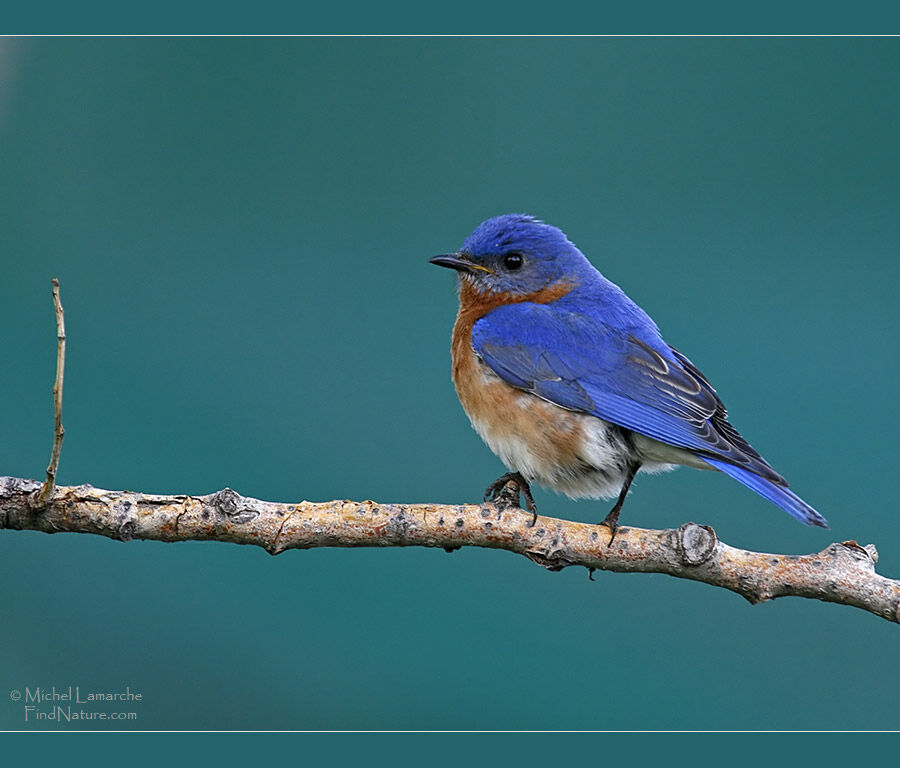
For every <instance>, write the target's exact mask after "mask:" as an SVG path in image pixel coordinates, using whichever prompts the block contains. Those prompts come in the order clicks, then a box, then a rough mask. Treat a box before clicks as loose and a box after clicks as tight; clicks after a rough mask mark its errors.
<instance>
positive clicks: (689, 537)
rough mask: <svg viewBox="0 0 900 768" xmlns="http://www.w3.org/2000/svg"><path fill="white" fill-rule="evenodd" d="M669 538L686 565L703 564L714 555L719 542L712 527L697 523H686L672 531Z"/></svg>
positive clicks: (670, 543)
mask: <svg viewBox="0 0 900 768" xmlns="http://www.w3.org/2000/svg"><path fill="white" fill-rule="evenodd" d="M668 538H669V545H670V546H672V545H674V547H673V548H674V549H675V550H676V551H677V552H678V556H679V557H680V558H681V562H683V563H684V564H685V565H702V564H703V563H705V562H706V561H707V560H709V559H710V558H711V557H712V556H713V554H714V553H715V551H716V545H717V544H718V543H719V539H718V537H717V536H716V532H715V531H714V530H713V529H712V528H710V527H709V526H708V525H697V523H685V524H684V525H682V526H681V527H680V528H677V529H676V530H674V531H670V532H669V536H668ZM673 539H674V541H673Z"/></svg>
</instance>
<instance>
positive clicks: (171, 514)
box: [0, 477, 900, 622]
mask: <svg viewBox="0 0 900 768" xmlns="http://www.w3.org/2000/svg"><path fill="white" fill-rule="evenodd" d="M40 491H41V483H39V482H38V481H36V480H26V479H22V478H14V477H0V528H5V529H14V530H34V531H44V532H45V533H58V532H63V531H68V532H75V533H94V534H98V535H101V536H107V537H109V538H112V539H119V540H121V541H129V540H131V539H151V540H156V541H189V540H214V541H228V542H233V543H236V544H254V545H256V546H260V547H263V548H264V549H266V550H267V551H268V552H270V553H271V554H273V555H277V554H278V553H280V552H283V551H285V550H287V549H310V548H312V547H405V546H424V547H442V548H444V549H447V550H454V549H457V548H459V547H463V546H476V547H489V548H493V549H506V550H509V551H510V552H516V553H518V554H521V555H524V556H525V557H527V558H529V559H530V560H532V561H533V562H535V563H537V564H538V565H541V566H543V567H544V568H547V569H549V570H560V569H562V568H565V567H567V566H570V565H578V566H584V567H585V568H588V569H590V571H591V572H592V571H593V570H595V569H596V570H606V571H620V572H640V573H667V574H669V575H671V576H677V577H679V578H683V579H693V580H694V581H702V582H705V583H707V584H711V585H713V586H717V587H724V588H725V589H729V590H731V591H733V592H737V593H738V594H739V595H742V596H743V597H745V598H746V599H747V600H749V601H750V602H751V603H759V602H762V601H765V600H772V599H774V598H776V597H784V596H788V595H794V596H797V597H808V598H816V599H818V600H824V601H826V602H832V603H843V604H845V605H854V606H856V607H857V608H862V609H864V610H867V611H871V612H872V613H874V614H877V615H878V616H881V617H882V618H885V619H888V620H889V621H893V622H900V581H894V580H892V579H888V578H885V577H883V576H880V575H878V574H877V573H875V563H876V562H877V560H878V553H877V551H876V550H875V547H874V546H872V545H871V544H870V545H867V546H865V547H863V546H860V545H858V544H857V543H856V542H855V541H845V542H842V543H838V544H831V545H829V546H828V547H826V548H825V549H824V550H822V551H821V552H818V553H816V554H810V555H781V554H768V553H764V552H750V551H746V550H742V549H736V548H734V547H730V546H728V545H727V544H725V543H724V542H722V541H720V540H719V539H718V537H717V536H716V534H715V531H713V529H712V528H709V527H708V526H704V525H697V524H696V523H686V524H684V525H682V526H681V527H680V528H677V529H672V530H646V529H642V528H632V527H630V526H629V527H621V528H619V530H618V533H617V535H616V538H615V540H614V541H613V543H612V544H610V543H609V531H608V530H607V529H606V528H603V527H602V526H598V525H590V524H586V523H576V522H569V521H566V520H556V519H554V518H549V517H543V516H541V517H538V519H537V523H536V524H535V525H534V526H532V525H530V523H531V514H530V513H526V512H523V511H522V510H521V509H518V508H517V507H515V506H514V505H512V504H506V503H500V504H489V503H488V504H482V505H474V504H472V505H461V506H455V505H444V504H380V503H377V502H374V501H360V502H356V501H328V502H309V501H301V502H298V503H296V504H279V503H274V502H267V501H260V500H258V499H252V498H247V497H244V496H241V495H240V494H238V493H236V492H235V491H233V490H231V489H230V488H225V489H224V490H221V491H219V492H217V493H213V494H209V495H207V496H187V495H176V496H159V495H153V494H145V493H134V492H130V491H105V490H102V489H100V488H94V487H92V486H90V485H79V486H57V487H56V488H55V490H54V491H53V493H52V495H51V497H50V498H49V499H47V500H46V502H44V503H41V501H40V500H39V494H40Z"/></svg>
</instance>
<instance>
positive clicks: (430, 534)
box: [0, 279, 900, 623]
mask: <svg viewBox="0 0 900 768" xmlns="http://www.w3.org/2000/svg"><path fill="white" fill-rule="evenodd" d="M53 304H54V307H55V308H56V328H57V334H56V336H57V356H56V383H55V385H54V387H53V399H54V406H55V411H56V420H55V429H54V438H53V450H52V452H51V457H50V465H49V466H48V467H47V479H46V481H45V482H44V483H43V484H41V483H39V482H38V481H37V480H26V479H22V478H18V477H0V529H4V528H6V529H12V530H32V531H44V532H45V533H58V532H62V531H68V532H71V533H94V534H98V535H100V536H107V537H109V538H111V539H119V540H120V541H130V540H131V539H151V540H155V541H191V540H193V541H230V542H233V543H235V544H255V545H256V546H260V547H263V548H264V549H266V550H267V551H268V552H270V553H271V554H273V555H277V554H279V553H280V552H284V551H285V550H286V549H311V548H313V547H409V546H422V547H443V548H444V549H446V550H447V551H448V552H452V551H454V550H456V549H459V547H464V546H472V547H489V548H492V549H506V550H509V551H510V552H516V553H518V554H520V555H524V556H525V557H527V558H528V559H529V560H532V561H533V562H535V563H537V564H538V565H540V566H542V567H544V568H547V569H548V570H551V571H559V570H562V569H563V568H566V567H567V566H570V565H581V566H584V567H585V568H587V569H588V573H589V575H590V576H591V577H592V578H593V572H594V571H595V570H604V571H620V572H626V573H667V574H669V575H670V576H677V577H678V578H682V579H692V580H694V581H702V582H705V583H706V584H711V585H713V586H716V587H724V588H725V589H730V590H731V591H732V592H737V593H738V594H739V595H742V596H743V597H745V598H746V599H747V600H749V601H750V602H751V603H760V602H763V601H764V600H773V599H774V598H776V597H785V596H788V595H795V596H797V597H810V598H816V599H818V600H824V601H826V602H831V603H843V604H845V605H854V606H856V607H857V608H862V609H864V610H866V611H871V612H872V613H874V614H876V615H878V616H881V617H882V618H885V619H888V620H889V621H893V622H898V623H900V581H893V580H891V579H887V578H885V577H884V576H879V575H878V574H877V573H875V563H876V562H877V561H878V552H877V551H876V549H875V547H874V546H872V545H871V544H870V545H868V546H865V547H861V546H860V545H859V544H857V543H856V542H855V541H844V542H841V543H840V544H831V545H829V546H828V547H826V548H825V549H824V550H822V551H821V552H819V553H817V554H813V555H772V554H766V553H764V552H749V551H746V550H743V549H735V548H734V547H730V546H728V545H727V544H725V543H723V542H721V541H719V539H718V537H717V536H716V533H715V531H713V529H712V528H710V527H708V526H705V525H697V524H696V523H685V524H684V525H682V526H681V527H680V528H677V529H674V530H664V531H653V530H645V529H642V528H630V527H629V528H625V527H620V528H619V529H618V533H617V535H616V538H615V541H614V542H612V543H611V542H610V539H609V530H608V529H606V528H604V527H602V526H598V525H588V524H585V523H574V522H569V521H567V520H556V519H554V518H550V517H535V518H534V524H533V525H532V524H531V521H532V517H531V514H530V513H524V512H523V511H522V510H521V509H519V508H518V507H517V506H516V505H515V503H512V502H511V501H510V500H511V499H512V498H513V496H512V495H511V493H510V491H512V490H513V489H512V487H510V486H508V487H507V488H506V489H504V491H503V492H502V493H501V495H500V497H499V500H498V502H496V503H490V504H481V505H474V504H469V505H463V506H452V505H446V504H378V503H377V502H374V501H361V502H356V501H327V502H322V503H314V502H310V501H301V502H299V503H297V504H277V503H274V502H269V501H260V500H259V499H251V498H247V497H244V496H241V495H240V494H238V493H235V492H234V491H232V490H231V489H230V488H225V489H224V490H221V491H219V492H218V493H213V494H210V495H208V496H186V495H177V496H158V495H152V494H145V493H134V492H131V491H104V490H101V489H99V488H94V487H92V486H90V485H78V486H64V487H57V486H56V471H57V469H58V466H59V454H60V448H61V446H62V440H63V434H64V430H63V426H62V387H63V373H64V368H65V356H66V330H65V323H64V318H63V308H62V304H61V303H60V299H59V281H58V280H56V279H54V280H53ZM515 495H516V496H517V495H518V494H517V492H516V494H515Z"/></svg>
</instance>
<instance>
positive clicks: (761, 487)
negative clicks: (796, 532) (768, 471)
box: [703, 456, 828, 528]
mask: <svg viewBox="0 0 900 768" xmlns="http://www.w3.org/2000/svg"><path fill="white" fill-rule="evenodd" d="M703 460H704V461H706V462H708V463H709V464H711V465H712V466H713V467H715V468H716V469H718V470H720V471H721V472H724V473H725V474H726V475H728V476H729V477H733V478H734V479H735V480H737V481H738V482H739V483H742V484H744V485H746V486H747V487H748V488H750V489H751V490H753V491H756V492H757V493H758V494H759V495H760V496H762V497H763V498H764V499H768V500H769V501H771V502H772V503H773V504H775V505H777V506H779V507H781V508H782V509H783V510H784V511H785V512H787V513H788V514H789V515H791V516H792V517H796V518H797V519H798V520H799V521H800V522H801V523H806V524H807V525H818V526H819V527H820V528H827V527H828V523H827V521H826V520H825V518H824V517H822V515H820V514H819V513H818V512H816V510H814V509H813V508H812V507H811V506H809V504H807V503H806V502H805V501H803V499H801V498H800V497H799V496H798V495H797V494H796V493H794V492H793V491H792V490H790V489H789V488H787V487H783V486H779V485H775V484H774V483H771V482H769V481H768V480H766V479H765V478H764V477H760V476H759V475H756V474H754V473H753V472H750V471H749V470H746V469H744V468H743V467H738V466H735V465H734V464H729V463H727V462H725V461H719V460H718V459H711V458H709V457H708V456H704V457H703Z"/></svg>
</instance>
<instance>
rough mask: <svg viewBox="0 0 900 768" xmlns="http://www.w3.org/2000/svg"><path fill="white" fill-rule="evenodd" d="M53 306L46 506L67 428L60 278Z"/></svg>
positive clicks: (42, 497)
mask: <svg viewBox="0 0 900 768" xmlns="http://www.w3.org/2000/svg"><path fill="white" fill-rule="evenodd" d="M53 306H54V308H55V309H56V380H55V381H54V383H53V409H54V412H55V417H54V420H53V450H52V451H51V452H50V463H49V464H48V465H47V479H46V480H45V481H44V484H43V485H42V486H41V490H40V491H39V492H38V495H37V499H36V504H37V506H39V507H42V506H44V505H45V504H46V503H47V500H48V499H49V498H50V496H51V495H52V494H53V489H54V488H55V487H56V472H57V470H58V469H59V453H60V451H61V450H62V441H63V437H64V436H65V434H66V430H65V429H64V428H63V423H62V404H63V377H64V376H65V371H66V319H65V313H64V312H63V307H62V302H61V301H60V300H59V280H58V279H57V278H55V277H54V278H53Z"/></svg>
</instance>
